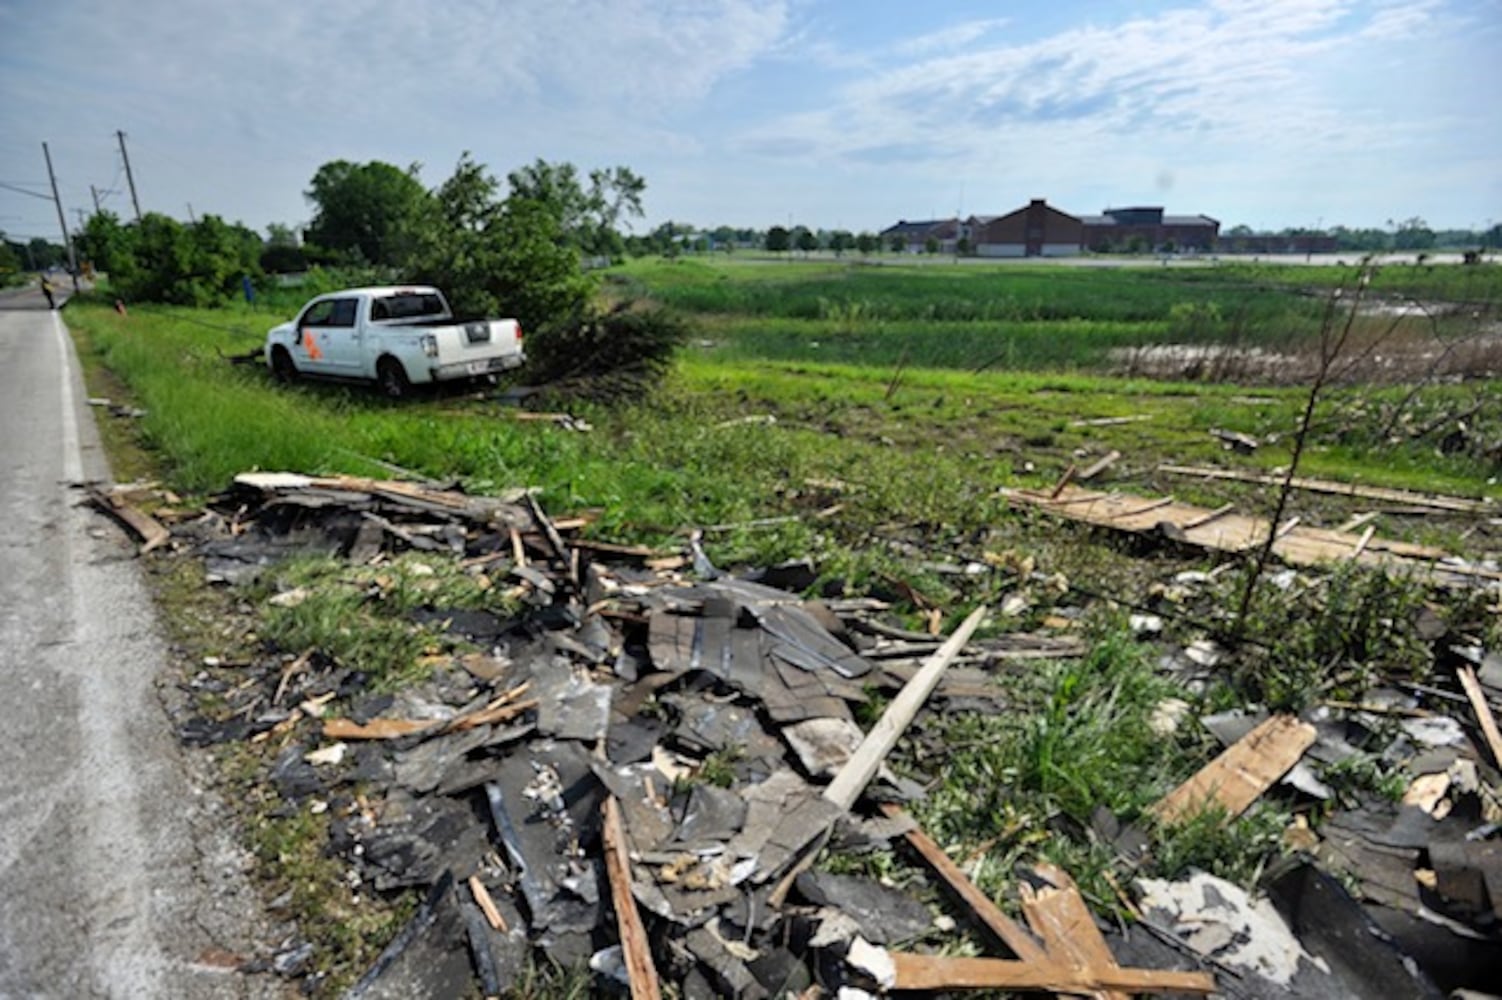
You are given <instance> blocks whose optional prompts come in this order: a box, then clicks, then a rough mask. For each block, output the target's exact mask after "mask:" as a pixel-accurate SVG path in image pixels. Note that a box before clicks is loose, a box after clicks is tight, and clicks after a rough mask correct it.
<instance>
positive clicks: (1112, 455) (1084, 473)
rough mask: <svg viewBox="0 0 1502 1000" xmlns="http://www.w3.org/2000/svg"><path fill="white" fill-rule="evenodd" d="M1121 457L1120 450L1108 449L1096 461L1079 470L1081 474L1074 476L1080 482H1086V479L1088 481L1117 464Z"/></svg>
mask: <svg viewBox="0 0 1502 1000" xmlns="http://www.w3.org/2000/svg"><path fill="white" fill-rule="evenodd" d="M1120 458H1121V452H1119V451H1108V452H1106V453H1105V454H1104V455H1102V456H1101V457H1100V458H1099V459H1097V460H1096V461H1094V462H1091V463H1090V464H1089V465H1087V466H1085V467H1084V468H1083V469H1081V470H1080V472H1079V474H1078V475H1076V476H1075V477H1074V478H1075V479H1076V480H1077V481H1078V482H1082V483H1083V482H1085V481H1087V480H1090V479H1094V478H1095V477H1096V476H1098V475H1100V474H1101V473H1102V472H1105V471H1106V470H1107V469H1109V468H1110V467H1111V466H1113V465H1115V464H1116V462H1117V460H1118V459H1120Z"/></svg>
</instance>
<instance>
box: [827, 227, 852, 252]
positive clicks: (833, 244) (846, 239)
mask: <svg viewBox="0 0 1502 1000" xmlns="http://www.w3.org/2000/svg"><path fill="white" fill-rule="evenodd" d="M829 249H831V250H833V251H834V255H835V256H836V257H838V256H840V255H841V254H843V253H844V252H845V251H846V250H854V249H855V237H854V236H853V235H852V234H851V233H849V232H847V231H846V230H844V229H836V230H835V231H834V232H832V233H830V234H829Z"/></svg>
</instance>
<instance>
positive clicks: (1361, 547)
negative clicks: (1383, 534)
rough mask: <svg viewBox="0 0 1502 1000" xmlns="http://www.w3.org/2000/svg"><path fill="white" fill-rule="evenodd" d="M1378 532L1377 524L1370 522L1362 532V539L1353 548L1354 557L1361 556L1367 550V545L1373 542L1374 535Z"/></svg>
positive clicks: (1358, 557) (1352, 554)
mask: <svg viewBox="0 0 1502 1000" xmlns="http://www.w3.org/2000/svg"><path fill="white" fill-rule="evenodd" d="M1376 533H1377V526H1376V525H1375V524H1369V525H1367V526H1366V530H1365V531H1363V532H1362V533H1361V539H1360V540H1359V541H1358V542H1357V543H1356V547H1355V548H1354V549H1352V550H1351V558H1352V559H1360V558H1361V553H1363V552H1365V551H1366V547H1367V546H1368V545H1369V544H1371V541H1372V535H1374V534H1376Z"/></svg>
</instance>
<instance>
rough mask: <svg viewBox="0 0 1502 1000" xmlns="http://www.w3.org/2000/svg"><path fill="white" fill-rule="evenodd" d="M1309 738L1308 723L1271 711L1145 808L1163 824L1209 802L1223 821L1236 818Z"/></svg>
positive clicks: (1311, 730)
mask: <svg viewBox="0 0 1502 1000" xmlns="http://www.w3.org/2000/svg"><path fill="white" fill-rule="evenodd" d="M1314 737H1315V730H1314V727H1313V726H1311V725H1310V724H1309V723H1307V722H1300V721H1299V720H1298V719H1297V718H1295V717H1294V716H1292V715H1275V716H1273V717H1272V718H1270V719H1268V720H1266V721H1265V722H1263V723H1262V724H1261V725H1259V726H1257V728H1255V729H1253V730H1252V731H1251V732H1249V733H1247V734H1246V735H1245V736H1243V737H1242V738H1241V739H1239V740H1237V741H1236V742H1235V743H1233V744H1231V746H1229V747H1227V748H1226V750H1225V752H1224V753H1222V754H1221V755H1220V756H1219V757H1216V758H1215V759H1214V760H1212V761H1211V762H1210V763H1209V764H1206V765H1205V766H1204V767H1203V768H1201V769H1200V771H1199V772H1198V773H1196V774H1195V775H1194V776H1193V777H1191V778H1190V779H1189V780H1188V781H1186V782H1184V783H1183V784H1182V785H1180V786H1179V787H1178V788H1175V789H1174V790H1173V791H1171V792H1169V793H1168V794H1167V795H1165V796H1164V797H1163V798H1161V799H1159V800H1158V803H1157V804H1156V805H1154V806H1153V807H1152V810H1151V812H1152V813H1153V814H1154V815H1155V816H1157V817H1158V819H1160V820H1162V821H1163V822H1165V823H1177V822H1179V821H1181V820H1184V819H1187V818H1189V817H1190V816H1193V815H1194V814H1195V813H1196V812H1199V811H1200V810H1202V809H1204V808H1205V807H1206V806H1211V805H1214V806H1218V807H1219V808H1221V809H1223V810H1224V811H1225V815H1226V818H1227V819H1231V818H1234V817H1236V816H1240V815H1241V814H1242V813H1243V812H1245V811H1246V810H1247V808H1248V807H1249V806H1251V804H1252V803H1253V802H1255V801H1257V799H1258V798H1259V797H1260V796H1261V795H1262V793H1263V792H1265V791H1267V789H1268V788H1270V787H1272V784H1273V782H1275V781H1277V780H1278V779H1279V778H1281V777H1283V775H1285V774H1287V773H1288V771H1289V770H1290V769H1291V768H1292V767H1293V765H1295V764H1297V763H1298V762H1299V758H1300V757H1302V756H1304V751H1305V750H1308V749H1309V747H1310V746H1311V745H1312V744H1313V743H1314Z"/></svg>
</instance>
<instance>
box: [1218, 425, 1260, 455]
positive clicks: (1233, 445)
mask: <svg viewBox="0 0 1502 1000" xmlns="http://www.w3.org/2000/svg"><path fill="white" fill-rule="evenodd" d="M1210 436H1211V437H1213V438H1215V439H1217V440H1219V441H1221V442H1223V443H1224V444H1225V446H1226V447H1227V448H1229V449H1231V450H1232V451H1234V452H1236V453H1238V454H1241V455H1250V454H1251V453H1252V452H1254V451H1256V450H1257V449H1258V448H1259V447H1261V446H1262V442H1261V441H1258V440H1257V439H1256V438H1254V437H1252V436H1251V435H1250V434H1243V433H1241V432H1240V431H1227V430H1221V429H1220V428H1219V427H1212V428H1211V429H1210Z"/></svg>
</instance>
